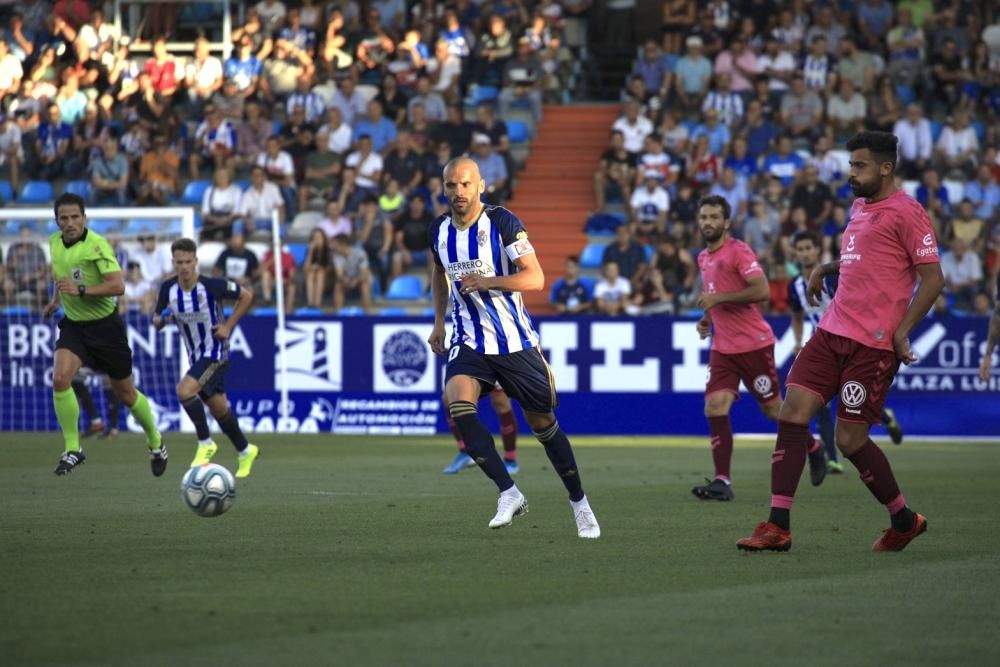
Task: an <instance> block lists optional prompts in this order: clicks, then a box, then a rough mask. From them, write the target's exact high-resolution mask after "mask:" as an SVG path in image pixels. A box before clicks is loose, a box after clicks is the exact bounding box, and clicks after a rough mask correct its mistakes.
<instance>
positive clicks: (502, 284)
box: [461, 253, 545, 294]
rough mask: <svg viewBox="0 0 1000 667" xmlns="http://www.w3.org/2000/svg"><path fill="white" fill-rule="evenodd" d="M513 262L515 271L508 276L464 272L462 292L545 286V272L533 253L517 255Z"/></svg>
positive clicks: (517, 289) (511, 290)
mask: <svg viewBox="0 0 1000 667" xmlns="http://www.w3.org/2000/svg"><path fill="white" fill-rule="evenodd" d="M514 264H515V265H516V266H517V273H512V274H511V275H509V276H491V277H486V276H481V275H479V274H478V273H467V274H465V275H464V276H462V278H461V280H462V294H472V293H473V292H479V291H482V290H491V289H495V290H503V291H505V292H537V291H538V290H540V289H543V288H544V287H545V273H544V272H543V271H542V266H541V265H540V264H539V263H538V257H537V256H536V255H535V254H534V253H531V254H529V255H524V256H522V257H518V258H517V259H516V260H515V261H514Z"/></svg>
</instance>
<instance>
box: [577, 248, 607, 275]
mask: <svg viewBox="0 0 1000 667" xmlns="http://www.w3.org/2000/svg"><path fill="white" fill-rule="evenodd" d="M606 247H607V246H606V245H605V244H603V243H588V244H587V247H586V248H584V249H583V252H582V253H580V268H581V269H599V268H601V263H602V261H603V259H604V249H605V248H606Z"/></svg>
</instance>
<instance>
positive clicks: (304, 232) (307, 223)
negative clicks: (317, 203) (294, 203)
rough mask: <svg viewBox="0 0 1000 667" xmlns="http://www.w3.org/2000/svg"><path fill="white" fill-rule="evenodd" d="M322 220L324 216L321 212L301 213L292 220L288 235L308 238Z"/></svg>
mask: <svg viewBox="0 0 1000 667" xmlns="http://www.w3.org/2000/svg"><path fill="white" fill-rule="evenodd" d="M322 219H323V214H322V213H320V212H319V211H301V212H300V213H298V214H297V215H296V216H295V219H294V220H292V224H291V227H289V228H288V233H289V234H290V235H292V236H295V237H302V238H307V237H308V236H309V234H310V233H312V230H314V229H315V228H316V225H318V224H319V221H320V220H322Z"/></svg>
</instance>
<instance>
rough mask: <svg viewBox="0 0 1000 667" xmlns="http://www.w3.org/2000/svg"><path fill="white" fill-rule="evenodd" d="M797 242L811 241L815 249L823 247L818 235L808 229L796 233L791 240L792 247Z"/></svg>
mask: <svg viewBox="0 0 1000 667" xmlns="http://www.w3.org/2000/svg"><path fill="white" fill-rule="evenodd" d="M799 241H811V242H812V244H813V245H814V246H816V247H817V248H822V247H823V243H822V242H821V241H820V240H819V234H817V233H816V232H814V231H811V230H809V229H803V230H802V231H801V232H798V233H796V234H795V237H794V238H793V240H792V245H795V244H797V243H798V242H799Z"/></svg>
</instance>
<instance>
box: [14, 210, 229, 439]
mask: <svg viewBox="0 0 1000 667" xmlns="http://www.w3.org/2000/svg"><path fill="white" fill-rule="evenodd" d="M87 219H88V227H89V228H90V229H92V230H93V231H95V232H97V233H98V234H101V235H102V236H104V237H105V238H107V239H108V240H109V241H110V242H111V244H112V246H113V247H114V248H115V251H116V254H117V256H118V261H119V263H120V264H121V265H122V271H123V272H124V274H125V283H126V287H125V290H126V291H125V296H124V297H122V298H121V300H120V303H119V307H120V311H121V313H122V315H123V317H124V319H125V321H126V323H127V327H128V338H129V343H130V344H131V347H132V354H133V359H134V362H133V364H134V365H133V376H134V378H135V382H136V386H137V387H138V388H139V389H140V391H142V392H143V393H144V394H145V395H146V396H147V397H148V398H149V402H150V405H151V407H152V409H153V412H154V415H155V416H156V419H157V421H158V423H159V425H160V428H161V429H163V430H168V429H170V430H172V429H177V428H179V427H181V426H183V425H184V424H182V421H181V415H182V411H181V409H180V406H179V404H178V401H177V397H176V395H175V393H174V388H175V386H176V384H177V381H178V379H179V378H180V377H181V373H182V372H183V371H185V370H187V366H186V364H187V355H186V353H185V351H184V346H183V343H182V342H181V340H180V338H179V337H178V331H177V328H176V327H175V326H173V325H169V326H167V327H165V328H164V329H163V330H162V331H156V329H155V328H154V327H153V326H152V319H151V317H150V312H151V310H152V308H153V306H154V305H155V300H156V294H157V293H158V290H159V280H160V278H162V274H163V273H164V272H169V271H170V270H171V268H170V243H171V242H172V241H173V240H174V239H176V238H179V237H182V236H186V237H188V238H192V239H195V238H196V236H195V216H194V209H192V208H183V207H172V208H88V209H87ZM57 231H58V227H57V226H56V223H55V220H54V218H53V212H52V209H51V207H50V208H20V209H18V208H4V209H0V252H2V255H3V267H4V272H3V274H2V276H3V280H2V282H3V292H2V293H0V431H54V430H58V428H59V425H58V422H57V421H56V416H55V412H54V410H53V407H52V361H53V354H54V350H55V343H56V340H57V338H58V329H57V321H58V319H59V317H60V316H61V313H57V315H56V316H55V317H53V318H49V319H46V318H45V317H44V314H43V310H44V306H45V304H46V303H47V302H48V300H49V298H50V295H51V292H52V277H51V265H50V256H49V243H48V239H49V236H50V235H51V234H53V233H55V232H57ZM205 250H206V251H207V252H204V253H202V252H199V259H200V261H201V262H203V266H202V269H203V271H205V272H206V273H210V271H211V263H214V260H215V258H216V257H217V256H218V252H215V250H216V249H214V248H205ZM218 250H219V251H220V252H221V249H218ZM213 252H214V253H215V254H214V255H213V254H212V253H213ZM206 265H207V266H206ZM146 273H156V274H158V275H145V274H146ZM74 385H75V386H74V390H76V391H77V392H78V396H80V395H81V393H84V389H85V390H86V393H89V395H90V397H91V400H92V403H93V408H92V410H93V414H91V413H90V410H89V409H87V401H86V399H85V397H84V400H81V410H80V413H81V420H80V428H81V430H86V429H88V428H89V427H90V426H91V424H92V420H97V419H100V420H103V421H104V424H105V428H112V427H114V428H117V429H119V430H123V431H124V430H131V431H140V430H141V429H140V428H139V427H138V424H136V423H134V421H133V420H132V417H131V415H130V414H129V412H128V410H127V409H125V408H122V409H121V410H119V411H118V413H119V414H118V422H117V423H115V424H112V423H111V421H110V420H111V415H110V414H109V410H108V408H109V406H108V400H107V395H106V394H107V392H105V391H104V386H106V378H103V377H102V376H101V375H100V374H97V373H94V372H90V371H88V370H85V371H83V372H82V373H80V374H79V375H78V377H77V381H76V382H75V383H74Z"/></svg>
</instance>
